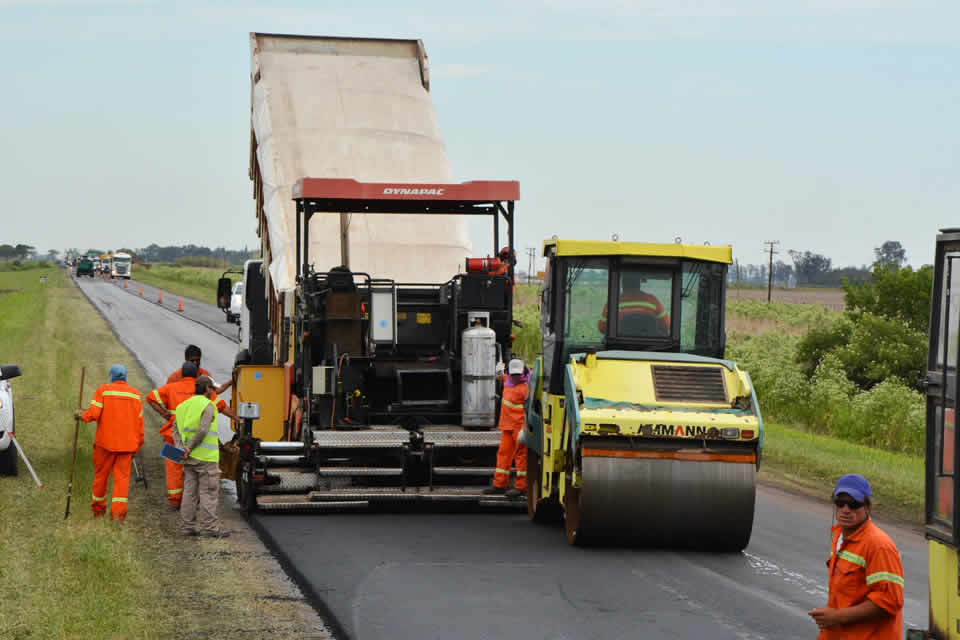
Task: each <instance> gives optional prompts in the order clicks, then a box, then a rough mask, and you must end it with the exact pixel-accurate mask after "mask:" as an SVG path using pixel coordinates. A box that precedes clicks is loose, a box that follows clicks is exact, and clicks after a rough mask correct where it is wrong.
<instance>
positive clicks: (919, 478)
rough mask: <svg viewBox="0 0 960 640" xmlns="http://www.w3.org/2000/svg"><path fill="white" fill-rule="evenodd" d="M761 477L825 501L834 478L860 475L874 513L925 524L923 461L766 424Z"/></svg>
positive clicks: (913, 457) (909, 456) (834, 481)
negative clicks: (870, 495) (867, 487)
mask: <svg viewBox="0 0 960 640" xmlns="http://www.w3.org/2000/svg"><path fill="white" fill-rule="evenodd" d="M760 469H761V470H762V475H761V477H764V476H766V477H768V478H769V479H770V480H772V481H773V482H774V483H776V484H786V485H789V486H792V487H794V488H798V489H802V490H804V491H806V492H808V493H812V494H813V495H819V496H820V497H822V498H824V499H826V498H827V497H828V496H829V495H830V492H831V490H832V489H833V486H834V484H835V483H836V481H837V479H838V478H839V477H840V476H841V475H843V474H845V473H859V474H861V475H863V476H864V477H865V478H867V480H869V481H870V486H871V488H872V489H873V497H874V504H875V505H876V507H877V508H878V513H884V514H885V515H888V516H894V517H897V518H899V519H902V520H906V521H908V522H911V523H914V524H919V523H922V522H923V504H924V461H923V457H921V456H911V455H906V454H902V453H892V452H890V451H882V450H880V449H873V448H871V447H867V446H863V445H858V444H853V443H850V442H845V441H843V440H837V439H835V438H830V437H827V436H821V435H816V434H813V433H808V432H805V431H801V430H799V429H794V428H791V427H785V426H782V425H778V424H771V423H766V424H764V442H763V457H762V458H761V461H760Z"/></svg>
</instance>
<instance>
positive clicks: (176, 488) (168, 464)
mask: <svg viewBox="0 0 960 640" xmlns="http://www.w3.org/2000/svg"><path fill="white" fill-rule="evenodd" d="M163 441H164V442H166V443H167V444H168V445H170V446H171V447H172V446H174V445H173V436H163ZM163 468H164V470H165V471H166V472H167V473H166V475H167V501H168V502H169V503H170V506H171V507H179V506H180V501H181V500H182V499H183V465H181V464H177V463H176V462H174V461H173V460H167V459H166V458H164V459H163Z"/></svg>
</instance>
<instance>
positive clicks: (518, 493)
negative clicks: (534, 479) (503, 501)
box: [503, 489, 527, 498]
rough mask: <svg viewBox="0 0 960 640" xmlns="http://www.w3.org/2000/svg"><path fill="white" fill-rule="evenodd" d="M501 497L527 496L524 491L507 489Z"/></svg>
mask: <svg viewBox="0 0 960 640" xmlns="http://www.w3.org/2000/svg"><path fill="white" fill-rule="evenodd" d="M503 495H505V496H507V497H508V498H519V497H520V496H525V495H527V492H526V490H525V489H507V491H506V493H504V494H503Z"/></svg>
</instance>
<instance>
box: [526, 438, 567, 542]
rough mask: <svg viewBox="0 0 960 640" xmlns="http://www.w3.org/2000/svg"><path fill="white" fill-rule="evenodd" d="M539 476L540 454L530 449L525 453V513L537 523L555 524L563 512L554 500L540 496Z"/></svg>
mask: <svg viewBox="0 0 960 640" xmlns="http://www.w3.org/2000/svg"><path fill="white" fill-rule="evenodd" d="M541 477H542V476H541V473H540V455H539V454H537V453H534V452H533V451H531V452H529V453H528V454H527V515H528V516H529V517H530V521H531V522H535V523H537V524H557V523H559V522H560V519H561V516H562V515H563V512H562V511H561V509H560V505H559V504H557V503H556V502H555V501H553V500H552V499H550V498H542V497H541V496H540V481H541Z"/></svg>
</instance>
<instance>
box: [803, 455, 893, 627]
mask: <svg viewBox="0 0 960 640" xmlns="http://www.w3.org/2000/svg"><path fill="white" fill-rule="evenodd" d="M833 503H834V506H835V508H836V518H837V524H836V525H834V526H833V528H832V533H833V541H832V544H831V545H830V558H829V559H828V560H827V569H828V570H829V573H830V582H829V591H828V595H827V606H826V607H821V608H819V609H814V610H812V611H810V612H808V613H809V615H810V617H811V618H813V621H814V622H816V623H817V626H818V627H820V629H821V631H820V635H819V636H817V640H860V639H861V638H862V639H864V640H866V639H867V638H870V639H871V640H900V638H902V637H903V565H902V564H901V562H900V553H899V552H898V551H897V547H896V545H895V544H894V543H893V540H891V539H890V536H888V535H887V534H886V533H884V532H883V531H882V530H881V529H880V527H878V526H877V525H875V524H874V523H873V520H871V519H870V510H871V506H872V505H871V503H870V483H869V482H867V479H866V478H864V477H863V476H861V475H858V474H855V473H850V474H847V475H845V476H843V477H841V478H840V480H838V481H837V485H836V487H835V488H834V490H833Z"/></svg>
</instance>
